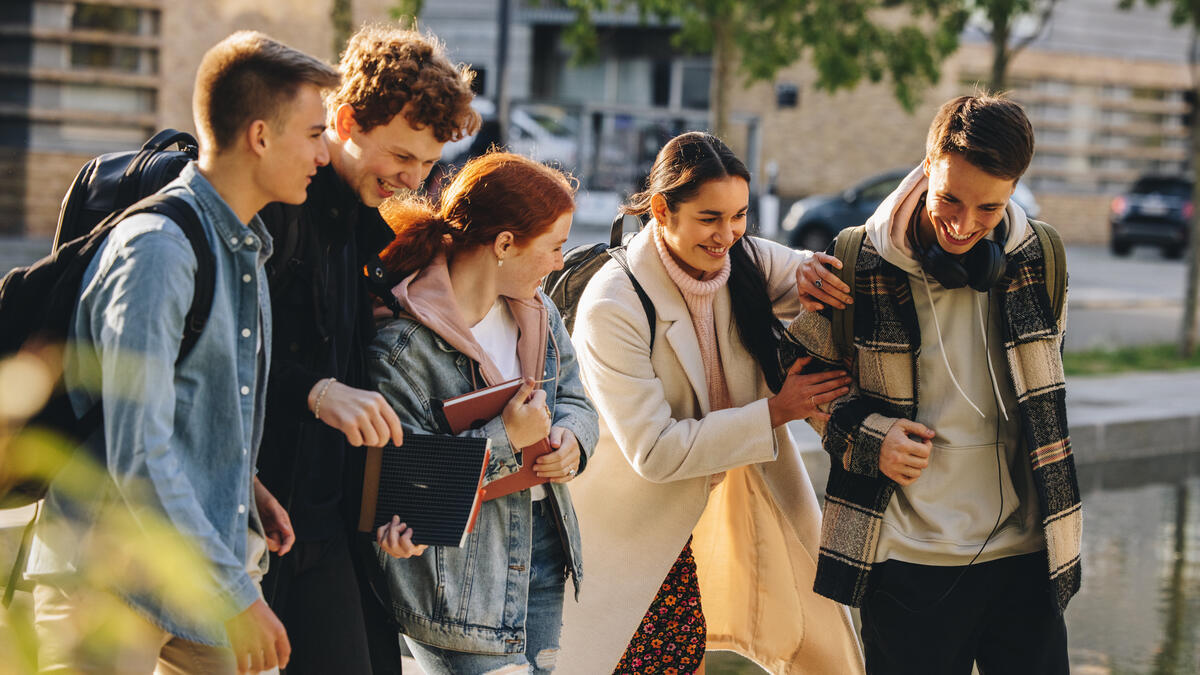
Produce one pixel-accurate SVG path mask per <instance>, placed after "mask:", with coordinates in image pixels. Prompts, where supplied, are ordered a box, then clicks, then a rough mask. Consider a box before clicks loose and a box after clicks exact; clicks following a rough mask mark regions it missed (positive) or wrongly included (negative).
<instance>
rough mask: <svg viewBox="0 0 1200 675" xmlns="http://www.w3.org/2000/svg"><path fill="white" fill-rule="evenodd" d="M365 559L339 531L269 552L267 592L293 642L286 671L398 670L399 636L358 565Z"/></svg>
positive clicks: (304, 674) (362, 673)
mask: <svg viewBox="0 0 1200 675" xmlns="http://www.w3.org/2000/svg"><path fill="white" fill-rule="evenodd" d="M362 558H363V556H352V555H351V550H350V541H349V540H348V539H347V538H346V536H345V535H344V534H340V533H339V534H338V535H337V536H335V537H333V538H330V539H316V540H305V541H299V540H298V541H297V542H296V543H295V545H294V546H293V547H292V550H291V551H289V552H288V553H287V555H284V556H283V557H278V556H275V555H272V556H271V567H270V571H269V572H268V574H267V576H266V578H264V579H263V595H264V597H265V598H266V600H267V603H268V604H270V606H271V609H273V610H274V611H275V613H276V615H278V616H279V620H280V621H282V622H283V625H284V628H286V629H287V634H288V640H289V641H290V642H291V645H292V657H291V660H290V662H289V663H288V667H287V669H286V671H285V672H286V673H287V675H309V674H313V675H316V674H320V675H325V674H326V673H345V674H346V675H372V673H373V674H374V675H392V674H397V673H400V668H401V664H400V641H399V636H398V634H397V632H396V629H395V628H394V627H393V626H392V625H391V623H390V622H388V621H387V619H386V615H385V614H384V610H383V608H382V607H380V606H379V602H378V601H377V600H376V599H375V597H374V595H373V592H372V590H371V588H370V586H369V584H368V583H367V581H366V578H365V570H363V569H361V566H356V564H355V561H356V560H359V561H362V562H364V563H365V561H363V560H362ZM356 567H358V569H356ZM360 578H361V582H360Z"/></svg>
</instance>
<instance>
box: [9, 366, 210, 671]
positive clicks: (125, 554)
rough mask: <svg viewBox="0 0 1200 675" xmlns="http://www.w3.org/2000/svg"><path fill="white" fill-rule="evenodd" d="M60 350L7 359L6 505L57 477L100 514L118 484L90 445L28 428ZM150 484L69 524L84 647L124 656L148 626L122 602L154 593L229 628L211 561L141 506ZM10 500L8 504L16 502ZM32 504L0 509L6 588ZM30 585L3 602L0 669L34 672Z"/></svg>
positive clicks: (77, 628) (179, 609)
mask: <svg viewBox="0 0 1200 675" xmlns="http://www.w3.org/2000/svg"><path fill="white" fill-rule="evenodd" d="M61 352H62V350H61V349H41V350H37V351H25V352H21V353H18V354H16V355H12V356H9V357H6V358H4V359H3V360H0V503H3V502H4V500H3V494H4V493H5V492H6V491H7V490H8V488H9V487H11V486H12V485H13V484H14V483H20V482H22V481H26V480H28V479H33V480H34V481H38V480H46V479H48V478H49V477H50V476H53V477H54V480H55V486H56V489H57V490H60V491H61V492H62V494H64V495H66V496H68V498H69V499H70V500H71V501H72V502H73V504H74V505H76V506H78V508H79V509H80V510H81V511H82V512H97V510H98V509H97V507H98V502H97V498H99V497H101V496H104V495H106V494H108V495H109V496H112V494H111V493H112V491H113V490H114V489H115V485H114V483H113V481H112V479H111V478H110V477H109V475H108V473H107V471H106V470H105V467H104V465H103V464H102V463H101V462H100V461H97V459H96V458H95V457H94V456H93V455H92V453H90V452H89V451H87V450H84V449H77V448H74V447H72V443H71V441H69V440H67V439H66V438H64V437H63V436H60V435H58V434H57V433H55V432H53V431H49V430H46V429H39V428H34V427H31V426H27V424H26V423H27V421H28V420H29V418H30V417H31V416H32V415H34V414H35V413H36V412H37V411H38V410H40V409H41V407H42V406H43V405H44V404H45V402H46V401H47V400H48V399H49V397H50V396H51V395H52V393H53V392H54V386H55V383H57V382H59V380H60V378H59V373H60V372H61V359H60V358H55V356H56V355H59V354H61ZM147 489H148V488H147V486H145V485H125V486H124V490H123V493H122V495H121V498H119V499H110V500H108V508H104V509H103V510H101V511H99V512H98V515H97V517H96V523H95V525H94V526H93V527H90V528H80V529H78V530H76V529H75V528H73V527H72V525H71V524H70V523H63V524H62V526H63V527H64V528H66V529H65V530H64V531H62V532H59V534H65V535H66V536H68V537H71V538H70V539H68V540H69V541H74V542H75V544H76V547H77V548H76V549H75V550H73V551H70V552H67V553H69V554H71V555H75V554H78V560H80V561H83V563H81V565H80V568H79V569H78V574H77V575H74V576H73V577H72V578H71V579H70V580H69V581H68V582H66V584H64V585H72V586H73V587H82V588H84V589H86V592H84V593H82V594H81V597H82V598H83V599H82V601H81V602H83V603H84V604H83V606H82V607H81V611H79V612H76V613H75V617H74V621H73V623H72V624H71V625H70V626H69V628H66V629H65V630H67V631H68V632H69V634H70V635H69V637H70V640H71V642H72V645H73V648H74V649H76V650H79V651H81V652H82V653H109V652H113V653H115V652H119V651H120V649H121V647H122V645H123V644H126V643H127V642H128V641H129V640H130V639H131V638H132V637H133V636H134V635H136V634H137V633H138V631H139V629H141V627H142V626H144V625H145V624H144V623H142V620H141V619H139V618H136V617H137V615H136V614H134V613H132V612H130V611H129V609H128V606H127V605H126V604H125V603H124V602H123V601H122V600H120V599H119V598H118V594H120V595H125V596H142V597H153V598H155V599H156V600H157V601H158V602H160V603H162V604H163V605H164V606H166V607H168V608H170V611H171V612H172V613H173V614H176V615H180V616H186V617H188V618H189V619H190V620H191V622H195V623H201V624H208V625H214V626H216V627H218V628H220V627H223V622H224V621H225V619H227V618H229V617H230V616H231V615H232V614H233V608H232V607H228V606H226V605H224V604H223V602H222V601H221V600H219V599H218V598H219V597H220V596H219V595H218V594H217V593H216V592H215V590H214V586H213V582H212V580H213V575H212V572H211V569H210V566H209V564H208V562H207V559H206V558H205V557H204V556H202V555H201V554H200V552H199V551H198V550H197V549H196V547H195V546H194V545H193V544H192V543H191V542H189V541H188V540H187V539H186V538H185V537H184V536H182V535H181V534H180V532H179V530H178V529H177V528H176V527H175V526H174V525H173V524H172V523H170V522H168V521H167V520H166V519H165V516H164V515H163V514H162V513H161V512H160V511H158V510H155V509H150V508H147V507H144V506H142V504H144V503H148V502H145V501H143V500H140V499H139V498H138V495H139V494H146V492H145V490H147ZM12 505H13V504H12V502H11V501H10V502H9V503H7V504H5V506H12ZM31 516H32V510H31V509H22V510H20V511H13V510H6V511H0V584H4V585H7V583H8V578H9V573H10V571H11V570H12V565H13V560H14V555H15V553H16V550H17V545H18V542H19V539H20V537H21V531H22V529H23V528H24V526H25V524H26V522H28V519H29V517H31ZM30 590H32V587H31V584H28V583H24V582H22V583H20V584H19V585H18V592H17V593H16V596H15V598H14V601H13V604H12V606H11V607H10V608H7V609H3V608H0V664H3V665H0V671H3V672H5V673H10V672H11V673H34V672H36V660H35V658H36V657H35V655H36V653H37V646H36V644H35V635H34V631H33V629H32V625H31V621H32V597H31V595H30V593H29V591H30Z"/></svg>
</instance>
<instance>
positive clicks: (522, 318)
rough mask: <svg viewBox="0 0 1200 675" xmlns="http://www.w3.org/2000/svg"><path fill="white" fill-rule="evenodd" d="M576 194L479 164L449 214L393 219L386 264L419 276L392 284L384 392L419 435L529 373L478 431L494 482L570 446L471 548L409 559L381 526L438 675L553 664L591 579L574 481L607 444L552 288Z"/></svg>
mask: <svg viewBox="0 0 1200 675" xmlns="http://www.w3.org/2000/svg"><path fill="white" fill-rule="evenodd" d="M573 193H574V190H573V187H572V185H571V184H570V182H568V180H567V178H566V177H565V176H563V174H561V173H559V172H558V171H555V170H554V169H550V168H548V167H546V166H543V165H541V164H538V163H537V162H534V161H532V160H529V159H526V158H524V157H520V156H518V155H512V154H507V153H492V154H487V155H484V156H482V157H479V158H477V159H474V160H472V161H471V162H468V163H467V165H466V166H465V167H463V169H462V171H460V172H459V174H458V175H457V176H456V177H455V178H454V180H453V181H451V183H450V184H449V185H448V186H446V188H445V189H444V190H443V191H442V194H441V198H440V202H439V204H438V206H437V208H433V207H431V206H429V205H427V204H423V203H421V202H417V201H408V202H401V203H398V204H388V205H385V207H384V208H382V209H381V212H382V213H383V215H384V218H385V219H386V220H387V221H388V223H389V224H390V225H391V227H392V229H393V230H394V231H395V232H396V240H395V241H394V242H393V243H392V245H391V246H390V247H389V248H387V249H386V250H385V251H384V254H383V259H384V262H385V264H387V265H388V266H389V267H390V268H391V269H392V270H415V271H413V272H412V273H411V274H409V275H408V276H407V277H406V278H405V279H404V280H403V281H401V282H400V283H399V284H398V285H397V286H396V287H395V288H394V289H393V294H394V295H395V297H396V299H397V300H398V301H399V302H400V304H401V306H402V307H403V309H404V312H403V313H402V314H401V315H400V317H399V318H397V319H395V320H392V321H390V322H389V323H388V324H387V325H386V326H384V327H382V328H381V329H380V331H379V333H378V335H377V337H376V338H375V341H374V343H373V344H372V346H371V348H370V351H369V355H368V359H369V360H368V364H367V366H368V370H369V372H370V374H371V379H372V381H373V383H374V384H375V385H376V386H377V387H378V388H379V391H380V392H382V394H383V395H384V397H385V398H387V400H388V402H389V403H390V404H391V405H392V407H394V408H395V409H396V413H397V414H398V415H399V417H400V419H401V421H402V422H403V423H404V424H405V425H408V426H409V427H412V428H416V429H418V430H421V431H425V432H436V433H445V432H447V431H448V430H447V429H445V428H444V427H443V426H442V425H443V424H444V423H443V422H442V421H440V420H439V416H438V415H436V414H435V412H434V410H433V408H434V406H433V405H432V402H433V401H435V400H445V399H447V398H450V397H453V396H457V395H460V394H464V393H467V392H469V391H472V390H473V389H477V388H479V387H481V386H485V385H492V384H497V383H500V382H503V381H507V380H511V379H514V378H517V377H523V378H524V379H525V384H524V386H523V387H522V388H521V389H520V391H518V392H517V394H516V396H514V397H513V399H512V400H511V401H510V402H509V403H508V405H507V407H506V408H505V409H504V411H503V412H502V413H501V414H500V415H499V416H498V417H496V418H495V419H493V420H491V421H489V422H488V423H487V424H485V425H483V427H481V428H480V429H477V430H474V431H468V432H465V433H467V434H470V435H475V436H487V437H488V438H490V439H491V441H492V459H491V463H490V465H489V466H488V470H487V476H486V480H488V481H490V480H494V479H496V478H500V477H502V476H505V475H508V474H510V473H512V472H514V471H516V470H517V469H518V468H519V465H518V463H517V457H516V456H515V454H514V448H522V447H525V446H527V445H530V444H532V443H533V442H535V441H537V440H539V439H541V438H544V437H546V436H547V435H549V438H550V444H551V446H553V447H554V448H556V450H555V451H554V452H552V453H550V454H548V455H545V456H543V457H542V458H540V459H538V461H537V463H536V464H535V469H536V471H537V473H538V474H539V475H541V476H544V477H546V478H548V479H549V481H550V482H548V483H545V484H544V485H539V486H535V487H534V488H533V489H532V490H523V491H521V492H516V493H513V494H510V495H507V496H504V497H500V498H497V499H493V500H491V501H487V502H484V504H483V507H482V510H481V512H480V514H479V516H478V520H477V521H476V524H475V530H474V532H473V534H471V535H470V536H469V537H468V540H467V543H466V545H464V546H463V547H461V548H450V547H433V548H432V549H430V550H429V551H427V552H425V553H424V555H422V556H419V557H411V558H401V557H396V556H403V555H405V554H406V553H409V552H411V541H410V540H409V539H408V537H409V535H408V534H407V533H405V532H404V527H403V524H402V523H400V522H399V519H394V520H393V523H392V524H391V525H388V526H384V528H381V532H380V533H379V542H380V543H379V545H380V555H379V560H380V563H381V564H382V566H383V567H384V570H385V573H386V574H385V576H386V577H387V580H388V586H389V588H390V590H391V597H392V607H393V614H394V617H395V619H396V621H397V622H398V623H399V625H400V627H401V631H402V632H403V633H404V634H405V640H406V641H407V642H408V644H409V647H410V648H411V649H412V652H413V655H414V656H415V657H416V659H417V662H418V663H419V664H420V665H421V667H422V668H424V670H425V672H427V673H455V674H467V675H469V674H470V673H485V672H491V671H493V670H497V669H500V668H504V667H514V666H524V667H525V668H526V669H527V670H528V671H531V672H534V673H548V672H550V671H552V670H553V669H554V662H555V657H556V655H557V653H558V640H559V633H560V631H561V624H562V605H563V591H564V587H565V583H566V576H567V575H571V576H572V577H574V580H575V586H576V590H578V586H579V580H580V574H581V571H582V570H581V566H580V550H581V547H580V540H579V529H578V525H577V523H576V519H575V510H574V508H573V507H572V505H571V497H570V494H569V493H568V491H567V489H566V485H565V483H567V482H568V481H570V480H571V479H572V478H574V477H575V475H576V474H577V473H578V472H580V471H582V470H583V467H584V464H585V462H586V460H587V455H588V454H590V453H591V451H592V448H593V447H595V444H596V437H597V434H598V429H597V417H596V412H595V409H594V408H593V407H592V405H591V403H589V402H588V400H587V398H586V397H585V395H584V392H583V385H582V384H581V382H580V379H579V368H578V366H577V364H576V361H575V352H574V350H573V349H572V348H571V341H570V338H569V337H568V335H567V332H566V330H565V328H564V327H563V322H562V319H561V317H560V316H559V314H558V311H557V310H556V309H555V308H554V305H553V304H552V303H551V302H550V300H549V299H548V298H546V297H545V296H544V295H542V294H541V293H540V292H539V291H538V288H539V286H540V283H541V280H542V277H544V276H545V275H546V274H548V273H550V272H551V271H553V270H556V269H560V268H561V267H562V247H563V244H564V243H565V242H566V239H567V233H568V231H569V230H570V228H571V216H572V214H573V212H574V208H575V205H574V198H573ZM539 385H540V388H538V386H539ZM401 515H403V514H401ZM402 533H403V534H402ZM388 554H391V555H388ZM520 672H526V670H525V669H522V670H521V671H520Z"/></svg>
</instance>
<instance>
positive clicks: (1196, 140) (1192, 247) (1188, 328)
mask: <svg viewBox="0 0 1200 675" xmlns="http://www.w3.org/2000/svg"><path fill="white" fill-rule="evenodd" d="M1193 54H1194V51H1193ZM1196 68H1197V64H1196V63H1195V62H1194V61H1193V63H1192V77H1193V87H1195V83H1196V80H1195V77H1196ZM1196 93H1197V94H1200V89H1197V91H1196ZM1192 105H1193V110H1192V129H1191V132H1192V180H1194V181H1195V183H1194V187H1193V188H1192V204H1193V205H1197V206H1200V115H1197V112H1198V111H1196V110H1195V109H1194V108H1195V106H1197V105H1200V104H1197V103H1193V104H1192ZM1189 225H1190V228H1191V232H1190V234H1189V236H1188V257H1187V280H1186V282H1185V285H1184V288H1185V292H1184V295H1183V325H1182V326H1181V327H1180V332H1179V355H1180V356H1182V357H1183V358H1190V357H1191V356H1192V354H1194V353H1196V338H1197V336H1196V305H1197V303H1200V298H1198V297H1197V287H1200V227H1198V226H1197V218H1196V212H1195V209H1193V210H1192V222H1191V223H1189Z"/></svg>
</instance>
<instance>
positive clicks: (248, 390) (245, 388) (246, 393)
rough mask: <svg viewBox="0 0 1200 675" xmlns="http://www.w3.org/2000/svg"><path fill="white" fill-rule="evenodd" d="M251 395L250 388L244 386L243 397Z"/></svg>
mask: <svg viewBox="0 0 1200 675" xmlns="http://www.w3.org/2000/svg"><path fill="white" fill-rule="evenodd" d="M249 394H250V387H247V386H245V385H242V396H247V395H249Z"/></svg>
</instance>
